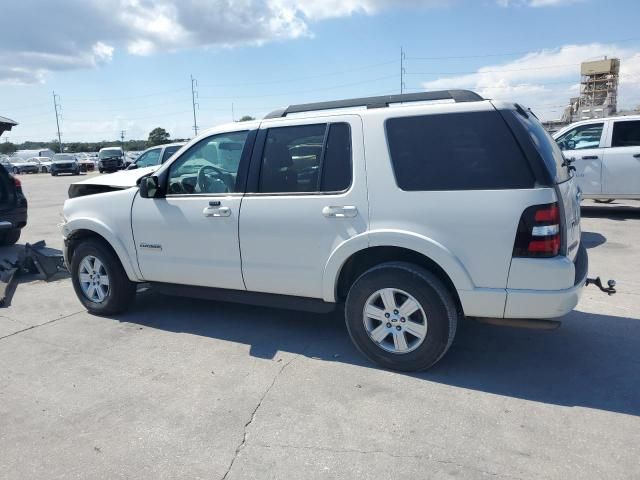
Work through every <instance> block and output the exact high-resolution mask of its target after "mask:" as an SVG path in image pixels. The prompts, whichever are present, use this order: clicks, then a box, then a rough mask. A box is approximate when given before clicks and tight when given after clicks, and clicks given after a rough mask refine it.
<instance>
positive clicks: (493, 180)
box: [386, 112, 534, 191]
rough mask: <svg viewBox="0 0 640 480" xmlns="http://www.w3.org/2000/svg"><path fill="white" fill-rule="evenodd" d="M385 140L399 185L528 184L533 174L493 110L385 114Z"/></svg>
mask: <svg viewBox="0 0 640 480" xmlns="http://www.w3.org/2000/svg"><path fill="white" fill-rule="evenodd" d="M386 131H387V140H388V143H389V151H390V154H391V161H392V164H393V169H394V172H395V176H396V182H397V184H398V186H399V187H400V188H401V189H402V190H408V191H427V190H493V189H513V188H531V187H532V186H533V184H534V177H533V173H532V171H531V168H530V167H529V164H528V163H527V160H526V158H525V157H524V155H523V153H522V151H521V150H520V148H519V146H518V144H517V143H516V141H515V139H514V137H513V135H512V134H511V131H510V130H509V128H508V127H507V125H506V123H505V122H504V120H503V119H502V117H501V116H500V114H499V113H498V112H466V113H449V114H438V115H423V116H416V117H402V118H391V119H389V120H387V122H386Z"/></svg>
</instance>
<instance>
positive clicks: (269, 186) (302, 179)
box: [258, 123, 352, 193]
mask: <svg viewBox="0 0 640 480" xmlns="http://www.w3.org/2000/svg"><path fill="white" fill-rule="evenodd" d="M351 177H352V166H351V130H350V128H349V124H347V123H335V124H329V125H328V124H316V125H301V126H291V127H278V128H271V129H269V131H268V132H267V136H266V140H265V145H264V150H263V153H262V162H261V169H260V182H259V188H258V191H259V192H260V193H304V192H309V193H315V192H339V191H343V190H346V189H347V188H348V187H349V185H350V184H351Z"/></svg>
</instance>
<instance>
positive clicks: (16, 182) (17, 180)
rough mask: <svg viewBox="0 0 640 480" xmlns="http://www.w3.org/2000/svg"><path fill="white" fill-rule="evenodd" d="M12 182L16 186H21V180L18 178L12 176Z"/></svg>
mask: <svg viewBox="0 0 640 480" xmlns="http://www.w3.org/2000/svg"><path fill="white" fill-rule="evenodd" d="M13 183H14V184H15V186H16V187H21V186H22V182H21V181H20V179H18V178H16V177H13Z"/></svg>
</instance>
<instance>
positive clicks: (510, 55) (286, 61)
mask: <svg viewBox="0 0 640 480" xmlns="http://www.w3.org/2000/svg"><path fill="white" fill-rule="evenodd" d="M639 18H640V2H638V1H637V0H609V1H603V0H324V1H323V0H60V1H56V2H51V1H48V0H20V1H19V2H18V1H15V2H10V3H9V2H7V4H5V5H3V7H2V25H1V27H0V116H5V117H9V118H12V119H14V120H16V121H17V122H19V124H20V125H19V126H17V127H15V128H14V129H13V130H12V131H11V132H8V133H6V134H5V135H3V137H2V141H6V140H8V141H12V142H15V143H21V142H23V141H26V140H33V141H48V140H52V139H53V138H55V137H56V117H55V114H54V101H53V92H54V91H55V93H56V95H57V97H56V98H57V103H58V104H59V105H60V106H61V112H62V113H61V125H60V130H61V132H62V140H63V142H72V141H101V140H116V139H119V138H120V133H121V131H122V130H124V131H126V133H125V139H143V138H146V137H147V136H148V133H149V131H150V130H152V129H153V128H155V127H163V128H165V129H166V130H167V131H168V132H169V133H170V134H171V136H172V138H188V137H190V136H192V135H193V110H192V93H191V76H193V78H195V80H196V84H197V87H196V88H195V90H196V95H197V99H196V102H197V109H196V115H197V124H198V127H199V128H200V129H203V128H209V127H212V126H215V125H217V124H220V123H225V122H230V121H232V120H237V119H238V118H240V117H241V116H243V115H251V116H254V117H260V116H263V115H265V114H267V113H268V112H269V111H271V110H273V109H276V108H278V107H282V106H286V105H288V104H295V103H305V102H311V101H322V100H337V99H341V98H350V97H355V96H369V95H383V94H395V93H400V86H401V76H400V70H401V68H400V57H401V54H400V51H401V49H402V50H403V51H404V52H405V58H404V60H403V63H404V69H405V75H404V88H405V91H407V92H416V91H421V90H434V89H448V88H469V89H473V90H475V91H477V92H478V93H480V94H481V95H483V96H484V97H485V98H493V99H500V100H510V101H517V102H520V103H523V104H525V105H527V106H529V107H531V108H532V109H533V110H534V112H536V114H537V115H538V116H539V117H541V118H543V119H547V120H550V119H558V118H560V116H561V115H562V110H563V108H564V106H565V105H566V104H567V103H568V100H569V98H570V97H572V96H576V95H577V93H578V88H579V80H580V78H579V68H580V67H579V64H580V62H582V61H585V60H590V59H598V58H602V56H605V55H607V56H609V57H618V58H620V59H621V65H622V66H621V80H620V92H619V102H618V106H619V109H620V108H634V107H636V106H638V105H640V33H637V21H638V19H639Z"/></svg>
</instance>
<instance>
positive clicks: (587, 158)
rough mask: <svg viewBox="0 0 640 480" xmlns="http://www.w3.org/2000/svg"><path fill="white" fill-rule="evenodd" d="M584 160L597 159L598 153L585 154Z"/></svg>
mask: <svg viewBox="0 0 640 480" xmlns="http://www.w3.org/2000/svg"><path fill="white" fill-rule="evenodd" d="M582 159H583V160H597V159H598V156H597V155H585V156H584V157H582Z"/></svg>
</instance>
